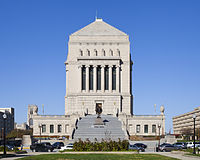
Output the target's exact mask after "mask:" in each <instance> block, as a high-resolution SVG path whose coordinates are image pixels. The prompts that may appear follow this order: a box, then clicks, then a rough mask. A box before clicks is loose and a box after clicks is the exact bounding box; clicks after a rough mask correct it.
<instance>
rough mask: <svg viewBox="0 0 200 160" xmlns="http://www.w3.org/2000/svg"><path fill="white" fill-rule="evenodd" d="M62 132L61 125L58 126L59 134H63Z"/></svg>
mask: <svg viewBox="0 0 200 160" xmlns="http://www.w3.org/2000/svg"><path fill="white" fill-rule="evenodd" d="M61 132H62V126H61V125H60V124H59V125H58V133H61Z"/></svg>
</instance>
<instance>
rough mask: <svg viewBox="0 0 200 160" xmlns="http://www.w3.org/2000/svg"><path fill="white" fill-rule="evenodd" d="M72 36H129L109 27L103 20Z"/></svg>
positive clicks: (97, 20) (96, 21) (98, 20)
mask: <svg viewBox="0 0 200 160" xmlns="http://www.w3.org/2000/svg"><path fill="white" fill-rule="evenodd" d="M71 36H127V34H126V33H124V32H122V31H120V30H119V29H117V28H115V27H113V26H111V25H109V24H108V23H106V22H104V21H103V20H102V19H96V20H95V21H94V22H92V23H90V24H89V25H87V26H85V27H84V28H82V29H80V30H78V31H77V32H75V33H73V34H72V35H71Z"/></svg>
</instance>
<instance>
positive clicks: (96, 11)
mask: <svg viewBox="0 0 200 160" xmlns="http://www.w3.org/2000/svg"><path fill="white" fill-rule="evenodd" d="M95 20H97V10H96V16H95Z"/></svg>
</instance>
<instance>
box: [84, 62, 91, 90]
mask: <svg viewBox="0 0 200 160" xmlns="http://www.w3.org/2000/svg"><path fill="white" fill-rule="evenodd" d="M85 67H86V92H89V67H90V66H89V65H86V66H85Z"/></svg>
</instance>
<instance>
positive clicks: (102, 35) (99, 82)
mask: <svg viewBox="0 0 200 160" xmlns="http://www.w3.org/2000/svg"><path fill="white" fill-rule="evenodd" d="M132 64H133V63H132V61H131V54H130V41H129V36H128V35H127V34H126V33H124V32H122V31H120V30H118V29H116V28H114V27H113V26H111V25H109V24H107V23H105V22H104V21H103V20H102V19H96V20H95V21H94V22H93V23H91V24H89V25H87V26H86V27H84V28H82V29H80V30H78V31H77V32H75V33H73V34H71V35H70V36H69V43H68V55H67V60H66V62H65V66H66V96H65V115H63V116H56V115H55V116H50V115H44V116H43V115H38V113H37V106H34V105H33V106H29V109H28V120H27V124H30V126H32V127H33V134H34V135H35V136H39V135H41V136H42V135H43V136H67V137H69V138H74V136H75V137H76V136H77V135H78V133H79V132H80V134H82V135H83V132H84V133H85V134H86V135H85V137H87V136H89V135H87V132H86V131H85V130H84V128H87V127H88V129H87V130H89V131H91V132H92V130H95V129H92V128H93V127H92V124H91V125H89V126H88V125H86V124H89V121H92V119H93V116H94V115H96V108H98V107H100V108H101V109H102V115H103V117H104V119H105V120H106V121H107V122H108V123H105V124H107V128H106V129H105V130H104V131H102V134H103V132H109V133H110V134H111V137H112V134H113V135H115V137H116V138H117V136H119V137H120V135H119V134H122V132H123V134H124V135H123V136H122V137H124V138H128V136H130V135H140V136H149V135H158V126H161V134H164V133H165V116H164V107H163V106H162V107H161V114H160V115H156V116H154V115H149V116H145V115H140V116H139V115H138V116H137V115H134V114H133V112H132V109H133V95H132ZM32 110H34V111H33V112H31V111H32ZM108 119H109V120H108ZM83 122H84V123H83ZM109 123H110V124H109ZM80 124H81V125H80ZM111 124H113V125H114V124H117V125H116V126H115V127H116V128H117V127H119V126H120V128H119V129H118V131H119V130H120V129H121V130H122V131H121V130H120V131H119V132H116V133H115V130H116V129H115V128H113V129H111V128H112V125H111ZM84 125H85V127H83V131H81V126H84ZM109 126H110V128H109ZM105 127H106V126H105ZM94 133H96V131H94ZM80 134H79V135H80ZM88 134H89V133H88ZM94 137H95V136H94ZM100 137H101V136H100V135H99V138H100Z"/></svg>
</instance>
